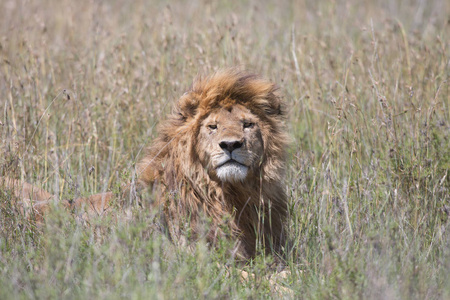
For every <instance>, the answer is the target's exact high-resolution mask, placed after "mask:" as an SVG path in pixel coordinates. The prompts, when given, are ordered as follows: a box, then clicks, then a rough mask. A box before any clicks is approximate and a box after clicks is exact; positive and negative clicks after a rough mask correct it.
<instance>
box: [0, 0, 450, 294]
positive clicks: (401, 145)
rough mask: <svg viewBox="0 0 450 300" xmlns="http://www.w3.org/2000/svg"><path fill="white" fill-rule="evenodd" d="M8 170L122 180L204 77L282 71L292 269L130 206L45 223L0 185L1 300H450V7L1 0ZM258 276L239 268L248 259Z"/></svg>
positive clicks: (53, 183)
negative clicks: (179, 239)
mask: <svg viewBox="0 0 450 300" xmlns="http://www.w3.org/2000/svg"><path fill="white" fill-rule="evenodd" d="M0 11H1V12H2V13H1V15H2V17H1V18H0V70H1V71H0V111H1V112H0V122H1V124H0V137H1V139H0V147H1V150H0V153H2V155H0V176H8V177H12V178H17V179H24V180H26V181H28V182H32V183H33V184H35V185H37V186H40V187H42V188H44V189H46V190H48V191H50V192H52V193H54V194H56V195H58V196H59V198H60V199H73V198H74V197H78V196H85V195H88V194H92V193H98V192H102V191H107V190H111V191H118V190H120V189H121V186H122V185H123V184H126V183H127V182H129V181H130V180H131V179H132V178H133V175H134V164H135V163H136V161H137V160H138V159H139V158H140V157H141V155H142V149H143V148H144V147H145V146H146V145H148V144H149V143H150V141H151V140H152V138H154V137H155V132H156V130H155V129H156V126H157V124H158V122H159V121H160V120H161V118H163V116H164V115H166V114H167V112H169V111H170V110H171V106H172V103H173V102H174V101H175V100H176V99H177V98H178V97H179V96H181V95H182V94H183V92H184V91H185V90H186V89H187V88H188V87H189V85H190V83H191V82H192V79H193V78H194V77H195V76H196V75H197V74H208V73H210V72H213V71H214V70H217V69H219V68H223V67H228V66H236V65H238V66H239V65H240V66H243V67H245V68H246V69H249V70H253V71H254V72H256V73H259V74H261V75H263V76H264V77H266V78H269V79H271V80H273V81H274V82H276V83H277V84H278V85H279V87H280V90H281V92H282V93H283V94H284V98H285V100H286V102H287V103H288V107H289V115H288V118H287V120H286V124H287V130H288V131H289V133H290V136H291V138H292V142H291V147H290V149H289V154H290V155H289V157H290V158H289V161H288V171H287V180H286V189H287V191H288V194H289V201H290V221H289V232H290V235H291V240H292V251H290V252H289V254H288V258H287V262H286V270H288V271H289V272H287V276H286V278H281V279H279V280H277V281H278V284H277V285H275V286H276V287H286V288H285V289H282V288H278V289H277V288H275V287H274V284H273V282H271V281H270V277H271V275H272V274H273V273H274V270H273V267H272V264H271V258H270V257H258V258H257V259H255V260H254V261H252V262H251V263H250V264H249V265H247V266H236V265H234V263H233V261H230V260H229V259H228V257H227V252H226V251H225V249H226V248H227V245H225V244H224V245H223V247H220V248H219V249H218V250H217V251H208V250H207V247H206V245H205V244H204V243H198V244H197V246H196V249H195V251H194V252H188V251H183V249H176V248H174V247H173V246H172V244H171V243H170V242H169V241H168V240H167V239H166V238H165V237H164V236H162V235H158V234H155V233H154V232H152V231H151V230H150V227H151V223H152V222H153V216H154V213H153V212H151V211H150V210H149V209H145V208H146V207H145V205H144V208H140V207H138V206H137V205H135V204H133V203H131V204H128V205H120V204H118V205H117V207H116V209H117V212H118V215H119V216H120V215H122V216H123V217H118V218H108V217H106V218H99V219H98V220H93V221H92V222H91V224H89V226H87V225H86V224H84V223H83V222H81V221H79V220H78V219H77V218H74V217H73V216H72V215H71V214H70V213H69V212H66V211H64V210H59V209H54V210H53V212H52V213H51V214H50V215H49V217H48V219H47V222H46V223H45V225H44V226H43V227H42V228H38V227H36V226H35V225H34V223H33V222H32V220H31V221H30V220H27V219H25V218H24V217H23V216H22V215H21V214H20V213H18V211H17V210H16V207H15V204H14V202H12V201H11V199H12V198H11V195H10V193H8V192H6V191H3V190H2V191H0V298H1V299H16V298H17V299H19V298H58V299H59V298H80V299H94V298H107V299H114V298H124V297H127V298H134V299H140V298H183V299H190V298H206V299H210V298H266V297H274V296H276V297H278V296H280V295H279V294H282V295H283V296H284V297H287V298H304V299H330V298H338V299H339V298H346V299H347V298H358V299H397V298H400V299H449V298H450V277H449V271H450V233H449V229H450V225H449V224H450V221H449V215H450V174H448V173H449V169H450V123H449V122H450V87H449V77H450V19H448V18H449V16H450V3H449V2H448V1H445V0H434V1H425V0H414V1H413V0H397V1H381V0H380V1H369V0H363V1H357V0H352V1H306V0H305V1H281V2H278V1H273V2H269V1H236V3H233V2H228V1H223V2H219V1H186V2H182V1H179V2H178V1H177V2H172V3H171V4H170V5H168V4H167V3H166V2H165V1H125V0H116V1H87V0H80V1H69V0H60V1H56V0H43V1H26V0H20V1H15V0H3V1H0ZM242 269H244V270H246V271H247V272H248V273H249V274H250V276H248V278H247V279H242V273H241V270H242Z"/></svg>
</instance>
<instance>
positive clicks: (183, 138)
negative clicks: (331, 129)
mask: <svg viewBox="0 0 450 300" xmlns="http://www.w3.org/2000/svg"><path fill="white" fill-rule="evenodd" d="M233 104H241V105H243V106H245V107H246V108H248V109H249V110H250V111H251V112H252V114H254V115H256V116H257V117H258V118H259V120H260V121H261V125H260V129H261V134H262V140H263V145H264V151H263V153H264V154H263V157H262V158H261V160H260V165H259V174H255V175H252V178H249V179H248V180H246V182H245V184H244V183H242V182H220V181H218V180H217V179H216V180H214V179H213V178H211V177H210V176H209V175H208V171H207V170H206V169H205V167H204V166H202V164H201V163H200V162H199V159H198V153H200V152H201V151H202V150H204V149H199V143H198V135H199V130H200V125H201V122H202V120H203V119H204V118H206V117H207V116H208V114H209V113H210V112H211V111H212V110H214V109H216V108H219V107H222V106H224V105H233ZM283 119H284V110H283V102H282V100H281V98H280V97H279V96H278V95H277V93H276V87H275V86H274V84H272V83H271V82H269V81H267V80H264V79H261V78H260V77H258V76H256V75H253V74H248V73H245V72H241V71H238V70H236V69H228V70H224V71H220V72H217V73H215V74H213V75H211V76H209V77H206V78H198V79H197V80H196V81H195V82H194V83H193V85H192V87H191V88H190V89H189V91H188V92H186V93H185V94H184V95H183V96H182V97H181V98H180V99H179V101H178V102H177V104H176V106H175V109H174V111H173V113H172V114H171V115H170V116H169V117H168V119H167V120H165V121H163V122H161V124H160V127H159V132H158V137H157V138H156V139H155V140H154V142H153V143H152V145H151V146H150V147H149V148H148V149H147V154H146V156H145V157H144V158H143V159H142V161H141V162H140V163H139V164H138V166H137V169H138V178H139V183H140V184H143V185H150V184H154V183H156V184H157V187H158V189H157V190H158V191H159V193H160V194H159V195H158V196H157V197H156V198H157V199H158V200H156V206H157V208H158V209H160V210H161V212H162V215H163V217H164V223H165V225H166V226H167V227H166V228H167V231H168V234H169V236H170V237H171V238H172V239H173V240H175V241H176V240H178V241H179V240H180V239H181V236H183V238H182V239H183V240H184V241H186V236H185V235H186V231H187V232H188V233H187V237H188V238H187V240H188V241H189V240H192V239H196V238H199V237H200V236H201V235H202V234H206V238H207V241H208V242H209V243H211V244H212V245H214V244H215V243H216V242H217V239H218V238H222V237H224V236H226V237H228V238H231V239H232V240H233V241H236V247H235V250H236V251H235V253H236V255H237V257H238V258H239V257H240V258H243V259H248V258H251V257H253V256H254V255H255V254H256V253H258V249H260V248H259V247H258V245H261V246H263V247H264V249H265V251H266V252H274V253H280V252H281V251H282V247H283V246H284V243H285V234H286V232H285V228H284V225H285V222H286V217H287V197H286V193H285V188H284V185H283V179H284V170H285V149H286V146H287V137H286V135H285V133H284V126H283ZM205 217H206V218H205ZM204 220H207V222H209V223H208V224H209V225H210V226H209V227H208V228H209V230H208V231H202V230H203V228H204V226H201V224H204V222H203V221H204ZM186 224H189V225H186ZM183 231H184V232H185V233H184V234H183V235H182V232H183Z"/></svg>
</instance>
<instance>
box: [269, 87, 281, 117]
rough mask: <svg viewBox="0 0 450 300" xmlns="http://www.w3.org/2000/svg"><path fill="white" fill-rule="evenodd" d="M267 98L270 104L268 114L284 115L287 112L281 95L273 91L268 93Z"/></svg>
mask: <svg viewBox="0 0 450 300" xmlns="http://www.w3.org/2000/svg"><path fill="white" fill-rule="evenodd" d="M267 100H268V104H269V105H268V106H267V107H266V109H265V112H266V114H268V115H272V116H284V115H285V114H286V110H285V107H284V103H283V101H282V99H281V96H280V95H278V94H277V93H274V92H271V93H270V94H269V95H268V97H267Z"/></svg>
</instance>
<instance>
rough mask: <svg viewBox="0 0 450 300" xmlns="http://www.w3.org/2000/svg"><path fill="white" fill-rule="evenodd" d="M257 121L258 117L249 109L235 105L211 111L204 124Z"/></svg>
mask: <svg viewBox="0 0 450 300" xmlns="http://www.w3.org/2000/svg"><path fill="white" fill-rule="evenodd" d="M256 119H257V116H256V115H255V114H253V113H252V112H251V111H250V110H249V109H248V108H246V107H245V106H243V105H240V104H235V105H230V106H225V107H220V108H217V109H214V110H212V111H210V112H209V113H208V114H207V116H206V117H205V118H204V122H221V123H223V124H234V123H239V122H242V121H255V120H256Z"/></svg>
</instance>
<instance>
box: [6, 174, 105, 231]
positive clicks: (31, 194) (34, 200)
mask: <svg viewBox="0 0 450 300" xmlns="http://www.w3.org/2000/svg"><path fill="white" fill-rule="evenodd" d="M0 190H4V191H10V192H11V193H12V194H11V196H12V197H11V199H12V200H13V201H16V203H17V204H18V208H19V209H20V212H21V213H22V214H23V215H24V216H26V217H27V218H28V219H34V220H35V221H36V222H37V223H38V224H42V223H43V222H44V215H45V214H46V213H47V212H48V211H49V209H50V207H51V204H52V202H53V203H54V204H56V203H60V201H59V200H58V197H56V196H54V195H52V194H50V193H49V192H47V191H45V190H43V189H41V188H39V187H37V186H34V185H31V184H29V183H27V182H22V181H20V180H17V179H11V178H7V177H0ZM112 197H113V194H112V193H101V194H95V195H91V196H89V197H81V198H78V199H76V200H73V201H69V200H63V201H61V203H62V205H63V206H64V207H65V208H67V209H69V210H71V211H74V212H75V213H77V214H78V215H80V216H81V217H82V218H83V219H85V220H88V218H89V217H91V216H98V215H102V214H104V213H105V212H106V211H107V210H108V209H109V208H110V205H111V199H112ZM17 200H19V201H17Z"/></svg>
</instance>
